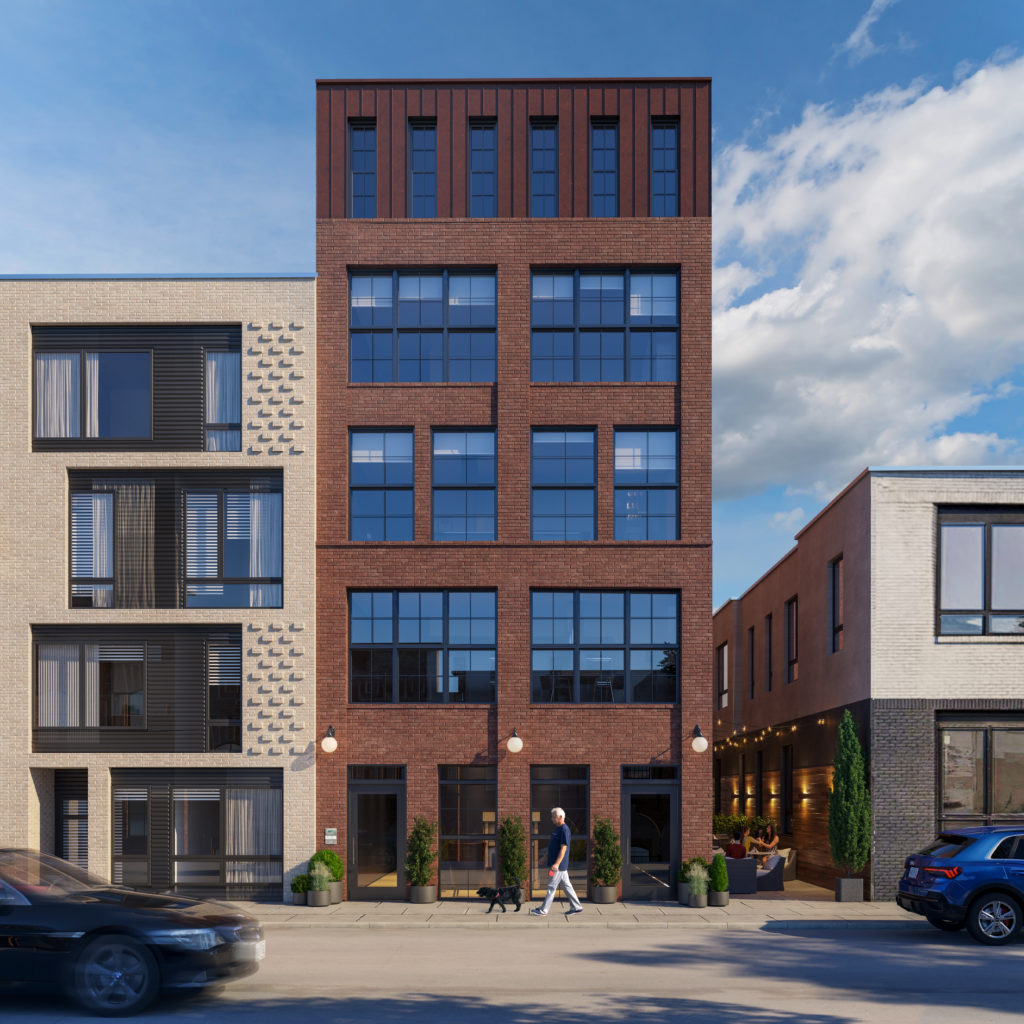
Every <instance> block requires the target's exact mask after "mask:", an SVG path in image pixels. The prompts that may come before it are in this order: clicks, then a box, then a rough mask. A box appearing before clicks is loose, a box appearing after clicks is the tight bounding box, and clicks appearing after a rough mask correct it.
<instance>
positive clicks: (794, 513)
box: [772, 508, 807, 533]
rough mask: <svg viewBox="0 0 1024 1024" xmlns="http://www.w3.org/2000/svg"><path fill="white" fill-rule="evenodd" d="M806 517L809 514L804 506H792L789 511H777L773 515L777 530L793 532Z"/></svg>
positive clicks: (773, 523) (773, 524)
mask: <svg viewBox="0 0 1024 1024" xmlns="http://www.w3.org/2000/svg"><path fill="white" fill-rule="evenodd" d="M806 518H807V514H806V513H805V512H804V510H803V509H802V508H791V509H789V511H787V512H776V513H775V514H774V515H773V516H772V526H774V527H775V529H776V530H782V531H784V532H785V533H793V532H795V531H796V530H797V528H798V527H800V526H802V525H803V523H804V520H805V519H806Z"/></svg>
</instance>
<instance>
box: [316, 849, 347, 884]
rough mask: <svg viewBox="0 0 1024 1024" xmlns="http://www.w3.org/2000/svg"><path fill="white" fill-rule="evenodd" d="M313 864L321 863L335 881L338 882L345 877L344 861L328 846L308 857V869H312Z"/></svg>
mask: <svg viewBox="0 0 1024 1024" xmlns="http://www.w3.org/2000/svg"><path fill="white" fill-rule="evenodd" d="M314 864H323V866H324V867H325V868H327V870H328V871H329V872H330V874H331V879H332V880H333V881H335V882H340V881H341V880H342V879H343V878H344V877H345V862H344V861H343V860H342V859H341V858H340V857H339V856H338V855H337V854H336V853H335V852H334V850H332V849H331V848H330V847H329V846H325V847H324V848H323V849H322V850H317V851H316V853H314V854H313V856H312V857H310V858H309V871H312V870H313V865H314Z"/></svg>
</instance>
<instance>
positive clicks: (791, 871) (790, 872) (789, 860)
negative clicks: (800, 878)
mask: <svg viewBox="0 0 1024 1024" xmlns="http://www.w3.org/2000/svg"><path fill="white" fill-rule="evenodd" d="M779 856H780V857H782V859H783V860H785V862H786V868H785V870H784V871H783V872H782V878H783V880H784V881H786V882H795V881H796V849H795V848H794V847H792V846H790V847H787V848H786V849H785V850H779Z"/></svg>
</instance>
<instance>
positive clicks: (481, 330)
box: [317, 79, 712, 899]
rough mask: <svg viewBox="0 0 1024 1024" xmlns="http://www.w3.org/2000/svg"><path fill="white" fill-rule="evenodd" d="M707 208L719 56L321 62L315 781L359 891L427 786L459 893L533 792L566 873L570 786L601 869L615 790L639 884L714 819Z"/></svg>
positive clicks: (391, 872)
mask: <svg viewBox="0 0 1024 1024" xmlns="http://www.w3.org/2000/svg"><path fill="white" fill-rule="evenodd" d="M710 213H711V209H710V82H709V81H708V80H707V79H646V80H637V81H626V80H607V81H585V82H584V81H557V80H538V81H474V82H470V81H458V82H455V81H419V82H368V81H362V82H338V81H321V82H319V83H318V87H317V272H318V293H317V303H318V314H317V319H318V329H319V332H320V339H321V343H320V345H319V346H318V365H317V372H318V414H317V415H318V452H317V457H318V492H317V524H318V526H317V573H318V591H319V593H318V607H319V615H318V625H319V632H318V637H319V639H318V655H319V658H318V664H319V666H320V667H319V672H318V685H317V692H318V720H319V735H318V740H319V739H320V738H322V737H324V736H325V735H326V734H327V730H328V728H329V727H331V728H333V730H334V736H335V738H336V740H337V743H338V746H337V749H336V750H334V751H333V752H330V753H327V752H325V751H323V750H322V749H320V746H319V745H318V753H317V759H318V784H317V793H318V797H317V803H318V828H319V829H320V830H321V835H324V836H328V837H329V836H330V832H328V831H326V830H331V829H336V830H337V843H338V850H339V852H341V853H343V855H344V857H345V859H346V861H347V867H348V871H347V875H346V878H347V883H346V884H347V892H348V896H349V898H356V899H358V898H388V897H391V898H404V897H405V893H406V888H405V879H404V872H403V867H402V864H403V858H404V845H405V835H406V833H407V831H408V828H409V826H410V825H411V822H412V819H413V817H414V816H416V815H424V816H425V817H427V818H428V819H429V820H431V821H433V822H437V823H438V825H439V830H440V831H439V840H440V852H441V856H440V859H439V866H438V873H439V878H438V881H439V884H440V888H441V892H442V894H445V893H456V892H464V891H467V890H473V889H475V888H476V887H477V886H479V885H481V884H487V883H489V882H490V881H491V880H492V879H493V878H494V877H495V872H496V869H497V863H496V850H495V834H496V826H497V823H498V822H499V821H500V820H501V819H502V818H505V817H507V816H516V817H519V818H521V819H522V821H523V824H524V825H525V826H526V828H527V832H528V834H529V835H530V837H531V841H530V856H531V863H530V869H531V873H532V883H533V885H534V886H535V887H536V886H538V885H540V884H541V881H542V878H541V875H542V869H543V868H544V867H545V865H544V863H543V862H542V858H543V848H544V847H546V842H547V834H548V833H549V831H550V825H549V823H548V814H547V812H548V809H549V808H550V807H551V806H553V805H555V804H559V805H561V806H563V807H564V808H565V809H566V811H567V818H568V821H569V824H570V827H571V828H572V830H573V834H574V836H575V837H577V838H576V839H575V840H574V843H573V848H572V850H571V860H572V863H571V871H572V873H573V874H574V875H575V876H576V878H577V880H578V882H579V885H580V887H581V888H583V889H585V888H586V882H585V878H586V875H587V873H588V857H589V836H590V833H591V830H592V828H593V823H594V820H595V819H596V818H597V817H607V818H610V819H611V820H612V821H613V823H614V824H615V826H616V828H617V829H618V830H619V831H620V833H621V836H622V843H623V849H624V852H625V853H627V854H628V856H627V858H626V860H627V865H626V870H625V871H624V874H623V895H624V896H633V897H644V896H658V895H661V894H662V893H665V892H666V888H665V887H666V886H669V887H670V888H671V889H672V890H674V885H675V872H676V870H677V868H678V865H679V862H680V858H681V857H685V856H690V855H692V854H694V853H697V852H703V851H705V850H706V849H707V845H708V841H709V838H710V816H711V805H712V776H711V757H710V754H709V753H703V754H698V753H696V752H695V751H694V750H693V749H692V746H691V738H692V735H693V730H694V726H695V725H700V726H701V727H702V728H703V729H704V731H705V732H709V731H710V725H711V715H712V695H711V692H710V688H709V685H708V680H710V678H711V664H710V654H711V616H710V611H711V605H710V594H711V523H710V469H711V467H710V455H711V453H710V399H711V388H710V375H711V320H710V275H711V219H710ZM513 734H517V735H518V736H519V737H520V738H521V739H522V749H521V750H520V751H518V752H515V753H513V752H510V751H509V749H508V745H507V741H508V740H509V738H510V737H512V736H513ZM328 746H330V744H328ZM543 873H544V875H545V876H546V872H543ZM545 880H546V878H545ZM524 882H525V880H524Z"/></svg>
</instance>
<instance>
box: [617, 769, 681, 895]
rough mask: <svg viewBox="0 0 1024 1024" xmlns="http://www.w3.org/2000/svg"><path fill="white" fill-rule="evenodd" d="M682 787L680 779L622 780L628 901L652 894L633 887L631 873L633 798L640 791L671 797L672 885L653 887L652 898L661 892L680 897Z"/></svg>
mask: <svg viewBox="0 0 1024 1024" xmlns="http://www.w3.org/2000/svg"><path fill="white" fill-rule="evenodd" d="M679 789H680V784H679V782H678V781H672V780H669V779H666V780H665V781H663V782H659V781H654V780H651V781H643V782H630V781H626V780H623V782H622V796H621V805H620V818H621V826H622V827H621V835H622V898H623V899H624V900H630V899H633V900H636V899H642V898H644V897H646V896H648V893H647V892H643V893H640V892H635V891H633V890H632V889H631V888H630V885H629V876H630V868H629V864H630V860H629V849H630V846H631V842H630V840H631V838H632V830H631V822H630V808H629V804H630V797H632V796H635V795H640V794H645V793H646V794H652V795H659V796H662V795H667V796H668V798H669V812H668V813H669V836H670V843H669V871H668V874H669V885H668V888H666V889H664V890H661V887H660V885H659V886H652V889H653V890H654V895H651V897H650V898H652V899H655V898H657V893H658V892H660V893H661V895H662V898H664V899H666V900H672V901H674V900H675V899H676V887H675V884H674V883H675V880H676V879H678V877H679V857H680V853H679V848H680V842H679Z"/></svg>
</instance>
